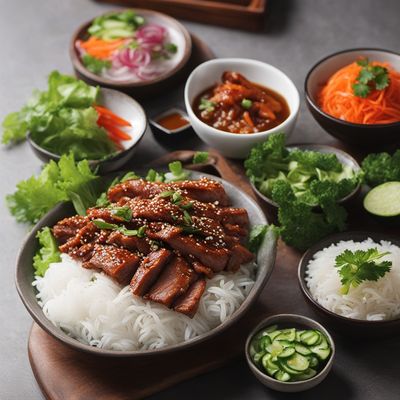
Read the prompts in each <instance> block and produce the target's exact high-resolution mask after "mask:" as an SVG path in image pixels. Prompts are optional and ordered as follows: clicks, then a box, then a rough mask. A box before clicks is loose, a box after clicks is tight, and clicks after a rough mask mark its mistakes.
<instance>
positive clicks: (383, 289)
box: [306, 239, 400, 321]
mask: <svg viewBox="0 0 400 400" xmlns="http://www.w3.org/2000/svg"><path fill="white" fill-rule="evenodd" d="M370 248H377V249H378V251H379V252H386V251H388V252H390V254H388V255H386V256H384V257H382V259H381V260H382V261H383V260H388V261H391V262H392V267H391V270H390V272H387V273H386V274H385V275H384V276H383V277H382V278H380V279H378V281H363V282H362V283H361V284H360V285H359V286H357V287H355V288H354V287H351V288H350V290H349V293H348V294H346V295H343V294H341V293H340V288H341V282H340V276H339V274H338V269H337V268H336V267H335V258H336V256H338V255H339V254H340V253H342V252H343V251H344V250H346V249H349V250H351V251H353V252H354V251H355V250H368V249H370ZM306 282H307V286H308V288H309V289H310V293H311V295H312V297H313V298H314V299H315V300H316V301H317V302H318V303H319V304H321V305H322V306H323V307H325V308H326V309H328V310H330V311H332V312H334V313H336V314H339V315H342V316H344V317H347V318H354V319H361V320H368V321H380V320H390V319H394V318H397V317H399V316H400V248H399V247H398V246H395V245H393V244H392V243H390V242H387V241H381V242H380V243H375V242H374V241H373V240H372V239H367V240H365V241H363V242H354V241H352V240H350V241H341V242H339V243H338V244H336V245H335V244H332V245H331V246H330V247H327V248H325V249H323V250H321V251H319V252H318V253H316V254H315V256H314V258H313V260H311V261H310V263H309V265H308V267H307V271H306Z"/></svg>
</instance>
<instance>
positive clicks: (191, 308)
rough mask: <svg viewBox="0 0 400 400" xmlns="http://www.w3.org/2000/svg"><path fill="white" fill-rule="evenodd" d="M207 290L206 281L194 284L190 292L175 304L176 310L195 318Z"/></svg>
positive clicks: (202, 280)
mask: <svg viewBox="0 0 400 400" xmlns="http://www.w3.org/2000/svg"><path fill="white" fill-rule="evenodd" d="M205 289H206V280H205V279H203V278H201V279H198V280H197V281H196V282H194V283H192V284H191V285H190V287H189V289H188V291H187V292H186V293H185V294H184V295H182V296H181V297H179V298H178V299H177V300H176V301H175V303H174V310H175V311H178V312H180V313H183V314H186V315H187V316H188V317H190V318H193V317H194V315H195V314H196V311H197V309H198V308H199V304H200V299H201V296H202V295H203V293H204V290H205Z"/></svg>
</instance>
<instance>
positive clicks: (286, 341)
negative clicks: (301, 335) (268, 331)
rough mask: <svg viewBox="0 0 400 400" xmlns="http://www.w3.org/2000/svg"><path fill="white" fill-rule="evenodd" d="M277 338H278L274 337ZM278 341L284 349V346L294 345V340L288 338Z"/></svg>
mask: <svg viewBox="0 0 400 400" xmlns="http://www.w3.org/2000/svg"><path fill="white" fill-rule="evenodd" d="M275 340H278V339H275ZM278 343H279V344H280V345H281V346H282V347H283V348H284V349H286V347H294V346H295V344H296V343H295V342H289V341H288V340H278Z"/></svg>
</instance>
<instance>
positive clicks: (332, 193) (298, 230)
mask: <svg viewBox="0 0 400 400" xmlns="http://www.w3.org/2000/svg"><path fill="white" fill-rule="evenodd" d="M334 188H335V186H334V185H330V186H329V187H327V186H325V185H324V186H319V185H317V186H315V187H314V195H315V196H316V198H317V199H318V200H319V202H320V206H321V210H320V211H319V210H317V209H315V207H313V206H310V205H308V204H305V203H303V202H302V201H300V200H299V199H297V198H296V196H295V195H294V193H293V190H292V189H291V187H290V185H289V184H288V183H287V182H284V181H279V182H276V184H275V185H274V188H273V191H272V198H273V200H274V201H275V202H276V203H277V204H278V205H279V211H278V221H279V224H280V234H281V236H282V239H283V240H284V241H285V242H286V243H287V244H288V245H290V246H293V247H295V248H296V249H298V250H305V249H307V248H308V247H310V246H312V245H313V244H314V243H316V242H317V241H318V240H320V239H322V238H323V237H325V236H327V235H329V234H331V233H333V232H336V231H338V230H343V229H344V228H345V220H346V217H347V214H346V211H345V209H344V208H343V207H341V206H339V205H337V204H336V196H337V190H335V189H334ZM324 189H326V190H327V193H326V194H325V193H322V192H323V191H324Z"/></svg>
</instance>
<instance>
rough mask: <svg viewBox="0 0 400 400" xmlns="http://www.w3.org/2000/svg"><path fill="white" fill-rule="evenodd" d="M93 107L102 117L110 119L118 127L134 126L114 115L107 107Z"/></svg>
mask: <svg viewBox="0 0 400 400" xmlns="http://www.w3.org/2000/svg"><path fill="white" fill-rule="evenodd" d="M93 107H94V108H95V109H96V111H97V112H98V114H99V115H100V117H102V118H108V119H110V120H112V121H113V122H115V124H116V125H120V126H132V125H131V123H130V122H128V121H127V120H125V119H123V118H121V117H119V116H118V115H116V114H114V113H113V112H112V111H111V110H109V109H108V108H106V107H103V106H98V105H95V106H93Z"/></svg>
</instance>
